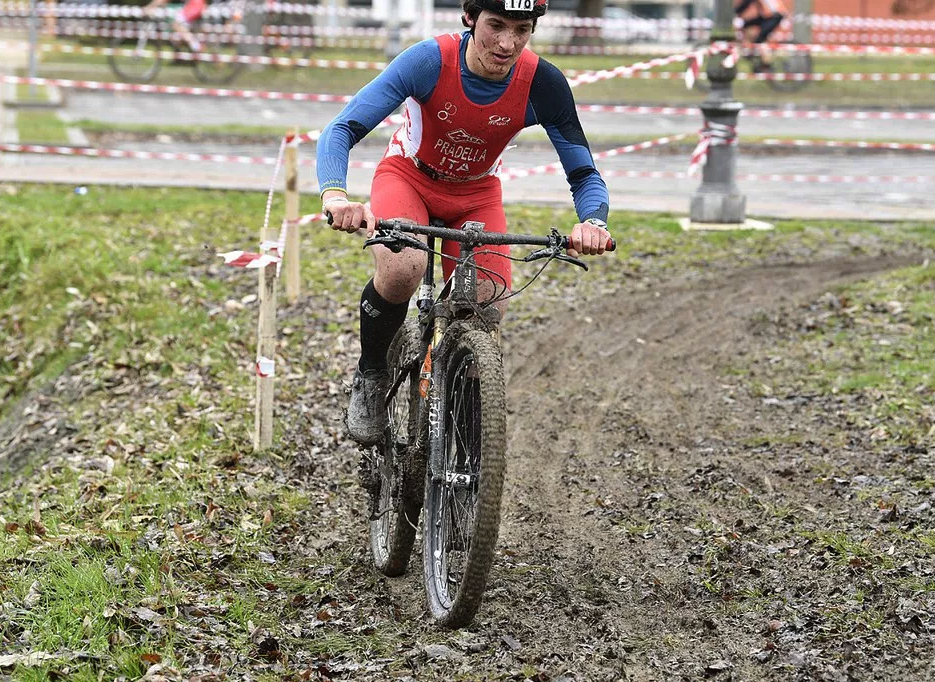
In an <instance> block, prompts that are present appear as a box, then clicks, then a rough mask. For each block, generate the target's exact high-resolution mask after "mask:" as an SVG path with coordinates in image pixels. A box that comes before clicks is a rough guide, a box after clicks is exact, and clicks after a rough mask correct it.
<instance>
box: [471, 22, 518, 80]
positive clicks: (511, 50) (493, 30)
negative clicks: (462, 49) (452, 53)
mask: <svg viewBox="0 0 935 682" xmlns="http://www.w3.org/2000/svg"><path fill="white" fill-rule="evenodd" d="M532 28H533V23H532V19H507V18H506V17H501V16H500V15H499V14H494V13H492V12H489V11H487V10H483V11H482V12H481V13H480V14H479V15H478V17H477V22H476V23H475V24H474V38H473V39H472V40H470V41H469V42H468V46H467V55H466V59H467V65H468V68H469V69H470V70H471V71H472V72H474V73H476V74H477V75H478V76H480V77H482V78H487V79H489V80H503V79H504V78H506V77H507V76H508V75H509V73H510V69H512V68H513V65H514V64H515V63H516V61H517V60H518V59H519V57H520V55H521V54H522V53H523V50H524V49H525V47H526V44H527V43H528V42H529V38H530V36H532Z"/></svg>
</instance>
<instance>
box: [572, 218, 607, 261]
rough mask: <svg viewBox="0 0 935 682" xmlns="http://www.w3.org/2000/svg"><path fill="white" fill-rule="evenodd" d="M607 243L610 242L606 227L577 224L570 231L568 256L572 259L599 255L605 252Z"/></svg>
mask: <svg viewBox="0 0 935 682" xmlns="http://www.w3.org/2000/svg"><path fill="white" fill-rule="evenodd" d="M608 242H610V232H608V231H607V228H606V227H600V226H599V225H593V224H591V223H578V224H577V225H575V227H574V228H573V229H572V231H571V241H570V242H569V248H568V255H569V256H571V257H572V258H577V257H578V256H588V255H600V254H602V253H604V251H606V250H607V244H608Z"/></svg>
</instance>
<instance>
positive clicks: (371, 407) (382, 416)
mask: <svg viewBox="0 0 935 682" xmlns="http://www.w3.org/2000/svg"><path fill="white" fill-rule="evenodd" d="M389 383H390V376H389V374H388V373H387V372H386V371H380V370H375V371H374V370H370V371H367V372H361V371H360V369H358V370H357V371H356V372H354V383H353V384H351V402H350V405H348V406H347V422H346V423H347V431H348V433H350V434H351V438H353V439H354V440H356V441H357V442H358V443H360V444H361V445H376V444H377V443H379V442H380V441H381V440H383V431H384V430H385V429H386V423H387V417H386V391H387V389H389Z"/></svg>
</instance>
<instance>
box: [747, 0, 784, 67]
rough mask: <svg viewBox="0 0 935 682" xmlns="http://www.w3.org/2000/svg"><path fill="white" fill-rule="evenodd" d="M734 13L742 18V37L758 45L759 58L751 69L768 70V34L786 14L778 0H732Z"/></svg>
mask: <svg viewBox="0 0 935 682" xmlns="http://www.w3.org/2000/svg"><path fill="white" fill-rule="evenodd" d="M734 14H736V15H737V16H738V17H740V18H741V19H743V27H742V28H741V30H742V31H743V35H744V39H745V40H746V41H747V42H751V43H754V45H759V49H758V53H759V57H760V58H759V60H758V61H757V62H755V64H754V67H753V70H754V71H756V72H759V71H770V70H771V69H772V54H771V53H770V51H769V48H767V47H766V41H767V40H769V36H770V34H772V32H773V31H775V30H776V29H777V28H779V25H780V24H781V23H782V20H783V19H785V18H786V15H787V14H788V12H787V10H786V8H785V7H784V6H783V5H782V2H781V1H780V0H734Z"/></svg>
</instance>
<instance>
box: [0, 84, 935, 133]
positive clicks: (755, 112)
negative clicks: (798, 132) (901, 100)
mask: <svg viewBox="0 0 935 682" xmlns="http://www.w3.org/2000/svg"><path fill="white" fill-rule="evenodd" d="M0 82H7V83H18V84H30V83H31V84H34V85H54V86H58V87H64V88H77V89H87V90H112V91H124V92H144V93H158V94H170V95H173V94H174V95H192V96H208V97H238V98H257V99H269V100H292V101H303V102H339V103H343V102H348V101H350V99H351V97H350V95H329V94H314V93H302V92H281V91H265V90H233V89H229V88H200V87H183V86H174V85H147V84H141V83H107V82H99V81H72V80H65V79H52V78H23V77H20V76H0ZM577 110H578V111H579V112H588V113H612V114H661V115H668V116H695V115H698V114H699V110H698V108H697V107H650V106H633V105H617V104H581V105H578V107H577ZM743 116H746V117H754V118H792V119H821V120H893V121H896V120H904V121H932V120H935V112H929V111H799V110H790V109H745V110H744V111H743ZM399 122H401V121H400V119H394V118H393V117H390V118H388V119H386V121H384V122H383V123H381V126H382V125H390V124H392V123H399ZM311 139H317V138H305V139H304V140H303V141H306V142H307V141H310V140H311Z"/></svg>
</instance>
